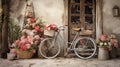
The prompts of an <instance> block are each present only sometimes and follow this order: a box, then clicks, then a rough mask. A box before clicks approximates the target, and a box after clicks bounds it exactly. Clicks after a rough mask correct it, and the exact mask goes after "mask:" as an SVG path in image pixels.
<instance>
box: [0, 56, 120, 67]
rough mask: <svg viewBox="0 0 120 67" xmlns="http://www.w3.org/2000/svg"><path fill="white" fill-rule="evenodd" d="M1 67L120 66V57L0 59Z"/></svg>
mask: <svg viewBox="0 0 120 67" xmlns="http://www.w3.org/2000/svg"><path fill="white" fill-rule="evenodd" d="M0 67H120V59H111V60H98V59H89V60H82V59H78V58H55V59H25V60H13V61H10V60H7V59H0Z"/></svg>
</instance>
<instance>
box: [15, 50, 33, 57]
mask: <svg viewBox="0 0 120 67" xmlns="http://www.w3.org/2000/svg"><path fill="white" fill-rule="evenodd" d="M33 54H34V52H33V50H30V51H22V50H17V58H18V59H30V58H32V56H33Z"/></svg>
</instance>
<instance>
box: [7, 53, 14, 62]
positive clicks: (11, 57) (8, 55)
mask: <svg viewBox="0 0 120 67" xmlns="http://www.w3.org/2000/svg"><path fill="white" fill-rule="evenodd" d="M7 59H8V60H14V59H16V54H15V53H7Z"/></svg>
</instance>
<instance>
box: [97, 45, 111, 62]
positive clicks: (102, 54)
mask: <svg viewBox="0 0 120 67" xmlns="http://www.w3.org/2000/svg"><path fill="white" fill-rule="evenodd" d="M98 59H100V60H107V59H109V50H108V47H99V52H98Z"/></svg>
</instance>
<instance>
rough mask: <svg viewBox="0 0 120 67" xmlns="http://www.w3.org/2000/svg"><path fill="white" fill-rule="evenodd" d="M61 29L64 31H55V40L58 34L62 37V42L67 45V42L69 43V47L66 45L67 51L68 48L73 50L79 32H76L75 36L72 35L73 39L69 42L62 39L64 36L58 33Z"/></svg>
mask: <svg viewBox="0 0 120 67" xmlns="http://www.w3.org/2000/svg"><path fill="white" fill-rule="evenodd" d="M61 31H64V30H58V31H57V33H56V35H55V40H56V39H57V38H58V36H60V38H62V41H63V43H64V44H65V45H67V46H68V44H70V45H69V47H68V48H69V49H68V51H69V50H74V48H73V46H74V44H75V41H76V39H77V38H78V36H79V32H76V34H75V36H74V38H73V40H72V41H71V42H65V39H64V38H63V37H62V35H61V34H60V32H61Z"/></svg>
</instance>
